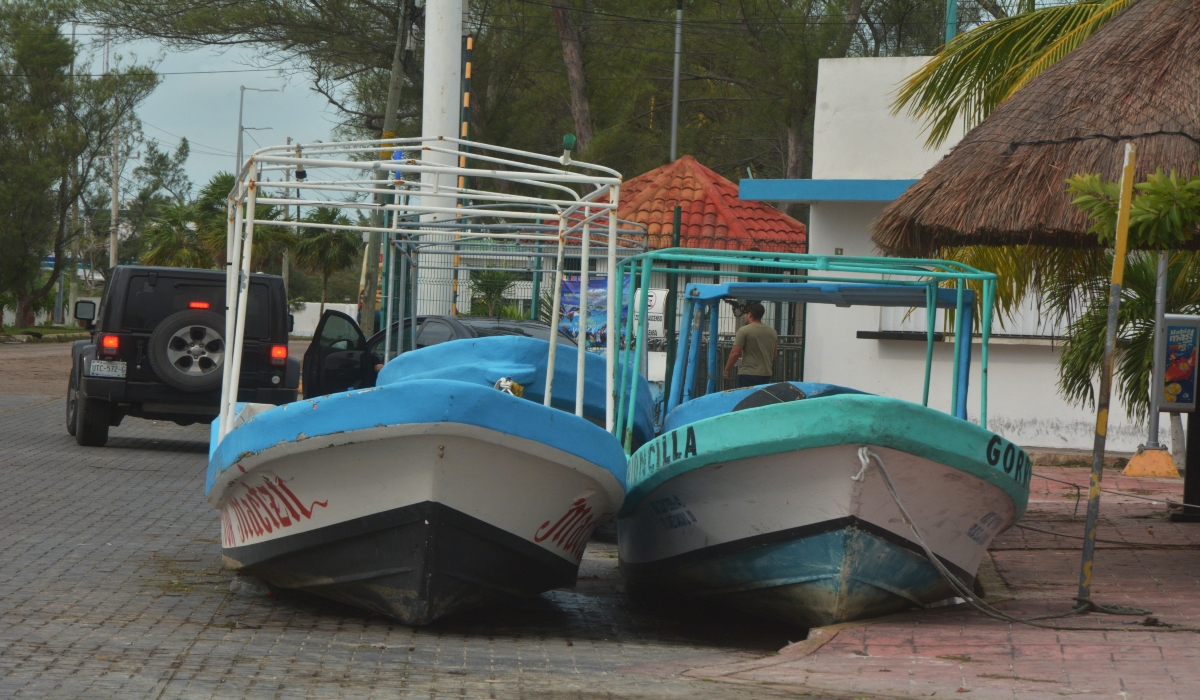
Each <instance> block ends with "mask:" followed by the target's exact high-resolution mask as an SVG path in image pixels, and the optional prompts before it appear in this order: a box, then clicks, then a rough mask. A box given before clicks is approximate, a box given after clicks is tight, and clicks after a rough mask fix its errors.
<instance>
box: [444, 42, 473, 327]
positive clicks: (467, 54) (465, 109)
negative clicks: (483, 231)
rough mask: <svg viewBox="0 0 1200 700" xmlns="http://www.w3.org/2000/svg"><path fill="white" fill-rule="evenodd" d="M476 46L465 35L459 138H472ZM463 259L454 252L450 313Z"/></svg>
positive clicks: (462, 184)
mask: <svg viewBox="0 0 1200 700" xmlns="http://www.w3.org/2000/svg"><path fill="white" fill-rule="evenodd" d="M474 48H475V37H473V36H470V35H467V36H465V37H463V73H462V76H463V77H462V95H463V101H462V128H461V129H460V130H459V138H461V139H470V138H471V51H472V50H473V49H474ZM466 151H467V149H466V147H465V146H464V147H463V148H462V153H463V155H460V156H459V157H458V167H460V168H465V167H467V156H466ZM466 188H467V178H466V176H464V175H459V176H458V189H459V190H465V189H466ZM465 201H466V197H460V198H459V200H458V206H459V208H462V206H463V202H465ZM460 260H461V258H460V256H459V254H458V252H457V251H456V252H455V253H454V283H453V284H454V286H453V294H452V295H451V302H450V313H451V314H452V315H455V316H457V315H458V265H459V261H460Z"/></svg>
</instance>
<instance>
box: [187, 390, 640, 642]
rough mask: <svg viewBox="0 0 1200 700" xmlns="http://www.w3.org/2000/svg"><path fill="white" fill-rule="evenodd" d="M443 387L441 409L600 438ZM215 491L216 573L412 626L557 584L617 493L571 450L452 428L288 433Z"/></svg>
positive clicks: (236, 466)
mask: <svg viewBox="0 0 1200 700" xmlns="http://www.w3.org/2000/svg"><path fill="white" fill-rule="evenodd" d="M441 383H442V384H444V383H445V382H441ZM395 386H396V387H403V385H395ZM372 391H375V392H380V391H383V392H385V393H386V392H388V391H393V392H396V391H400V389H389V388H384V389H377V390H372ZM453 391H454V395H453V396H449V397H448V398H446V399H445V401H448V402H454V401H458V402H461V401H462V400H464V399H468V398H470V397H471V396H472V395H473V392H476V391H477V392H480V394H479V396H480V397H481V398H482V399H484V400H485V403H487V404H488V405H491V404H492V403H493V402H494V401H500V402H501V403H502V404H504V405H505V406H507V408H508V409H509V410H510V411H513V412H517V413H520V412H521V411H530V412H532V413H534V414H539V415H540V414H542V413H543V412H544V414H545V415H542V416H541V417H542V418H544V419H545V420H544V421H543V423H544V424H539V426H540V427H539V426H535V429H546V428H548V429H552V430H555V431H557V432H558V433H559V438H560V439H561V438H562V437H564V435H565V437H566V438H568V439H569V438H570V437H571V434H572V432H573V431H574V433H575V435H574V437H575V438H577V439H578V440H579V441H580V442H586V441H587V439H590V438H594V437H597V436H603V437H605V438H608V439H611V436H608V435H607V433H604V432H603V431H601V430H599V429H597V428H595V427H594V426H592V425H591V424H590V423H587V422H586V421H584V420H582V419H579V418H577V417H575V416H572V415H568V414H564V413H562V412H561V411H557V410H555V409H549V408H545V407H542V406H540V405H535V404H531V403H530V402H528V401H524V400H521V399H517V398H515V397H511V396H508V395H505V394H501V393H500V392H497V391H495V390H492V389H477V388H476V387H473V386H470V385H460V386H459V387H455V388H454V389H453ZM336 398H338V397H331V398H328V399H323V400H322V403H321V406H320V408H319V409H317V408H314V409H313V410H314V411H316V410H326V409H329V408H336V407H337V404H336V402H335V401H334V399H336ZM376 398H377V397H376ZM331 403H333V404H334V405H333V406H331V405H330V404H331ZM351 403H352V404H353V403H354V402H351ZM292 406H296V405H295V404H293V405H292ZM359 408H362V409H368V415H369V408H370V407H369V406H359ZM453 408H454V407H451V409H453ZM460 408H466V409H470V408H471V407H470V406H466V407H460ZM493 408H494V407H493ZM501 408H504V406H502V407H501ZM292 410H295V409H294V408H293V409H292ZM441 413H442V414H443V415H450V417H453V414H454V413H455V410H442V411H441ZM470 413H471V415H476V414H477V411H470ZM266 417H267V414H263V416H260V417H259V418H266ZM535 417H536V416H535ZM516 418H518V419H519V418H521V416H519V415H518V416H516ZM526 418H528V416H527V417H526ZM480 422H486V421H480ZM252 425H253V423H250V424H247V426H241V427H239V428H238V429H237V430H242V429H245V428H246V427H251V426H252ZM234 432H235V433H236V430H235V431H234ZM232 434H233V433H231V435H232ZM612 442H613V443H614V445H613V450H614V451H615V453H616V454H618V455H619V454H620V449H619V446H616V445H615V440H612ZM214 483H215V487H214V488H213V490H212V492H211V493H210V502H212V503H213V505H214V506H216V507H217V508H218V509H219V510H220V512H221V533H222V553H223V557H224V561H225V563H226V565H227V566H228V567H229V568H231V569H234V570H239V571H244V572H246V573H249V574H253V575H256V576H259V577H261V578H263V579H265V580H266V581H268V582H270V583H271V584H273V585H275V586H277V587H281V588H293V589H299V590H304V591H308V592H312V593H316V594H319V595H322V596H325V597H328V598H331V599H334V600H338V601H341V602H344V603H349V604H352V605H356V606H359V607H362V608H366V609H368V610H372V611H375V612H378V613H382V614H384V615H388V616H390V617H394V618H396V619H398V620H400V621H402V622H404V623H406V624H413V625H419V624H426V623H428V622H431V621H433V620H435V619H437V618H438V617H441V616H443V615H448V614H452V613H455V612H460V611H463V610H467V609H470V608H473V607H477V606H480V605H486V604H489V603H494V602H498V601H502V600H506V599H513V598H517V597H526V596H531V595H536V594H537V593H540V592H542V591H545V590H549V589H552V588H558V587H562V586H570V585H572V584H573V583H574V581H575V575H576V573H577V571H578V566H579V560H580V558H581V557H582V554H583V549H584V546H585V544H586V542H587V538H588V536H589V535H590V534H591V531H592V530H593V529H594V528H595V527H596V525H598V524H599V523H600V522H603V521H604V520H606V519H608V518H610V517H611V516H612V514H613V513H615V512H616V511H617V509H618V508H619V507H620V504H621V500H622V498H623V488H622V485H621V484H620V482H619V480H618V479H617V478H616V477H615V476H614V475H613V474H612V473H611V471H610V470H609V469H606V468H605V467H602V466H600V465H598V464H595V463H594V462H591V461H589V460H587V459H584V458H583V457H581V456H580V455H578V454H574V453H572V452H570V451H567V450H565V449H560V447H555V446H554V445H552V444H547V443H546V442H542V441H538V440H533V439H530V438H528V437H521V436H518V435H514V434H512V432H511V431H505V430H499V429H495V427H485V426H482V425H475V424H469V423H464V422H458V421H453V420H444V421H437V422H422V423H416V422H404V423H398V424H393V425H377V426H375V427H369V428H360V429H355V430H346V431H341V430H338V431H332V432H330V433H328V434H325V435H315V436H310V435H308V434H306V433H304V432H303V431H302V432H301V433H300V437H299V438H298V439H292V440H283V441H279V442H277V443H274V444H272V445H271V446H270V447H267V448H265V449H261V450H255V451H247V452H245V453H244V454H242V455H241V458H240V459H238V460H237V461H236V462H235V463H233V464H232V465H231V466H230V467H229V468H228V469H226V470H224V471H223V473H222V474H220V475H219V476H217V477H216V478H215V479H214Z"/></svg>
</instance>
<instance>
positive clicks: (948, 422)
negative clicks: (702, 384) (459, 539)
mask: <svg viewBox="0 0 1200 700" xmlns="http://www.w3.org/2000/svg"><path fill="white" fill-rule="evenodd" d="M760 388H761V387H760ZM681 408H682V407H681ZM837 445H872V446H878V447H890V448H892V449H895V450H899V451H901V452H906V453H908V454H911V455H915V456H917V457H923V458H925V459H928V460H930V461H933V462H936V463H938V464H943V465H945V466H947V467H951V468H954V469H958V470H960V471H963V472H966V473H968V474H970V475H972V476H975V477H978V478H980V479H983V480H985V481H987V482H988V483H991V484H993V485H995V486H997V487H999V488H1000V489H1001V490H1002V491H1004V493H1005V494H1007V495H1008V497H1009V498H1010V499H1011V500H1012V502H1013V505H1014V507H1015V508H1016V519H1017V520H1020V519H1021V517H1022V516H1023V515H1024V514H1025V508H1026V506H1027V505H1028V502H1029V478H1030V476H1031V464H1030V461H1029V455H1027V454H1025V451H1024V450H1022V449H1021V448H1020V446H1018V445H1015V444H1013V443H1011V442H1009V441H1008V440H1005V439H1004V438H1002V437H1000V436H999V435H996V434H995V433H993V432H991V431H989V430H985V429H983V428H980V427H979V426H978V425H975V424H974V423H971V422H969V421H965V420H962V419H960V418H955V417H954V416H950V415H947V414H945V413H942V412H940V411H935V410H933V409H931V408H926V407H924V406H920V405H918V404H914V403H911V402H908V401H902V400H900V399H893V398H888V397H884V396H872V395H867V394H840V395H836V396H825V397H820V398H811V399H803V400H800V401H790V402H788V403H781V404H774V405H771V406H763V407H760V408H749V409H745V410H742V411H737V412H733V413H725V414H722V415H716V416H713V417H711V418H705V419H703V420H698V421H696V422H694V423H689V424H687V425H679V426H678V427H675V428H673V429H671V430H664V431H663V434H662V435H660V436H659V437H657V438H655V439H654V440H652V441H650V442H648V443H646V444H645V445H643V446H642V447H641V448H640V449H638V450H637V451H636V452H634V453H633V455H632V456H631V457H630V458H629V471H628V472H627V475H626V482H627V484H628V485H627V489H626V495H625V505H624V507H623V508H622V509H621V513H620V515H621V516H624V515H628V514H630V513H632V512H633V511H634V510H636V509H637V507H638V506H639V505H640V503H641V501H642V500H643V499H644V498H645V497H646V496H648V495H649V494H650V493H651V492H652V491H654V489H656V488H658V487H659V486H661V485H662V484H664V483H666V482H668V481H670V480H671V479H674V478H676V477H679V476H681V475H683V474H686V473H687V472H690V471H693V470H695V469H700V468H702V467H706V466H708V465H710V464H718V463H724V462H732V461H734V460H740V459H747V458H750V457H759V456H763V455H769V454H778V453H781V452H793V451H797V450H810V449H816V448H820V447H832V446H837ZM1010 447H1011V448H1012V450H1011V451H1010V450H1009V448H1010ZM989 454H995V455H997V456H998V457H997V462H996V464H995V465H992V464H989ZM1006 454H1008V455H1011V457H1010V458H1009V459H1010V460H1011V461H1010V462H1009V471H1008V473H1006V472H1005V469H1004V466H1005V461H1006V460H1005V458H1004V456H1005V455H1006ZM675 455H681V456H679V457H675ZM663 457H669V458H670V459H669V460H665V459H663Z"/></svg>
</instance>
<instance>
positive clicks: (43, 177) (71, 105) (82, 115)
mask: <svg viewBox="0 0 1200 700" xmlns="http://www.w3.org/2000/svg"><path fill="white" fill-rule="evenodd" d="M68 9H69V7H68V6H67V5H66V4H65V3H62V2H44V1H35V0H3V1H2V2H0V250H3V251H4V255H3V256H0V293H9V294H11V295H12V297H13V298H14V300H15V306H16V315H17V318H18V323H19V324H21V323H28V322H30V321H31V320H32V312H33V309H34V308H35V306H36V305H37V304H38V303H39V302H40V301H41V300H42V299H43V298H44V297H45V296H46V295H47V294H49V293H50V292H51V290H52V289H53V288H54V285H55V283H56V282H57V280H58V276H59V274H60V272H61V270H62V269H63V264H64V262H65V259H66V255H65V253H66V249H67V247H68V244H69V242H70V241H69V234H70V235H74V231H69V229H68V225H67V222H68V218H69V212H70V209H71V205H72V204H74V203H75V202H76V201H78V200H79V199H80V197H81V195H82V193H83V192H84V191H86V189H87V187H88V184H89V183H90V182H91V180H92V178H93V177H94V175H95V172H96V166H97V163H98V162H99V161H100V160H101V159H102V158H103V157H104V155H105V154H106V151H107V149H108V148H109V144H110V142H109V139H110V138H111V137H112V134H113V131H114V127H115V126H116V125H117V124H118V123H120V121H121V120H122V119H124V118H125V117H126V116H127V115H129V114H131V113H132V112H133V109H134V107H136V106H137V104H138V103H140V102H141V101H142V100H143V99H145V98H146V96H148V95H149V94H150V92H151V91H152V90H153V89H154V86H155V85H156V84H157V77H156V76H155V75H154V74H153V72H151V71H149V70H148V69H145V68H140V67H136V66H135V67H129V68H121V67H120V66H118V68H117V70H115V71H113V72H112V73H111V74H110V75H107V76H104V77H101V78H94V77H90V76H87V75H74V76H73V75H72V70H71V66H72V62H73V61H74V59H75V55H76V49H75V47H74V46H73V45H72V44H71V42H70V41H69V40H68V39H67V38H66V37H64V36H63V35H62V32H61V31H60V28H61V27H62V25H63V23H64V22H65V21H66V19H67V10H68ZM73 169H74V170H76V171H77V172H78V175H77V176H74V177H73V176H72V170H73ZM49 254H53V255H54V258H55V264H54V267H53V268H52V269H51V270H50V272H49V274H46V273H44V272H43V271H42V269H41V263H42V260H43V259H44V258H45V257H46V256H47V255H49Z"/></svg>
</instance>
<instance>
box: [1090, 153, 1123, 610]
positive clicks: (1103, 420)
mask: <svg viewBox="0 0 1200 700" xmlns="http://www.w3.org/2000/svg"><path fill="white" fill-rule="evenodd" d="M1136 169H1137V146H1135V145H1133V144H1132V143H1126V144H1125V167H1124V169H1123V170H1122V171H1121V200H1120V204H1119V206H1118V209H1117V241H1116V249H1115V250H1114V251H1113V272H1112V286H1110V287H1109V292H1108V295H1109V296H1108V329H1107V330H1106V331H1105V334H1104V359H1103V361H1102V362H1101V365H1100V394H1099V396H1098V397H1097V398H1096V441H1095V443H1094V445H1093V447H1092V480H1091V486H1090V488H1089V489H1088V509H1087V526H1086V530H1084V538H1083V561H1082V563H1081V565H1080V568H1079V595H1078V596H1076V599H1077V600H1078V601H1079V603H1080V604H1081V605H1083V606H1086V607H1089V608H1091V607H1094V606H1095V604H1094V603H1092V564H1093V563H1094V562H1095V558H1096V521H1097V519H1098V518H1099V517H1100V479H1101V477H1102V476H1103V470H1104V443H1105V437H1106V435H1107V433H1108V407H1109V396H1110V394H1111V393H1112V374H1113V355H1114V353H1115V351H1116V347H1117V312H1118V311H1120V310H1121V285H1122V284H1123V283H1124V281H1125V251H1126V249H1127V248H1128V245H1129V212H1130V209H1132V207H1133V177H1134V171H1135V170H1136Z"/></svg>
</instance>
